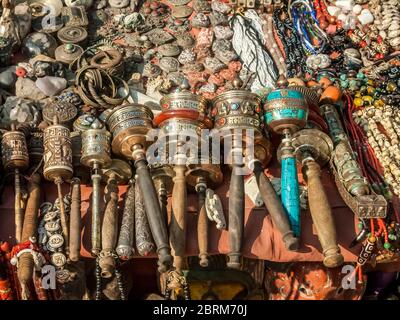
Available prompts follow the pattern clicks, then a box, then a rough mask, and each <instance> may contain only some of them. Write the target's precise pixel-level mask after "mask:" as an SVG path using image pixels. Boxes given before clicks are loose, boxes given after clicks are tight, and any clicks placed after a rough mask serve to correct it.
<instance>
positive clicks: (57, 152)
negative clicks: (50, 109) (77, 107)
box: [43, 116, 73, 253]
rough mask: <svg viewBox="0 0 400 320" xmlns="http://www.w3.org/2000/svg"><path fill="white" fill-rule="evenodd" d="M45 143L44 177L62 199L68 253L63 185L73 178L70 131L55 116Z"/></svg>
mask: <svg viewBox="0 0 400 320" xmlns="http://www.w3.org/2000/svg"><path fill="white" fill-rule="evenodd" d="M43 141H44V166H43V175H44V177H45V179H46V180H49V181H53V182H54V183H55V184H56V185H57V190H58V198H59V199H60V211H61V226H62V229H63V236H64V241H65V244H66V248H65V249H66V251H67V253H68V243H69V239H68V222H67V216H66V213H65V205H64V201H62V199H63V195H62V191H61V184H62V183H63V181H67V180H70V179H71V178H72V176H73V166H72V149H71V145H72V143H71V137H70V131H69V129H68V128H66V127H65V126H63V125H60V124H58V118H57V116H55V117H54V124H53V125H51V126H49V127H47V128H46V129H45V130H44V134H43Z"/></svg>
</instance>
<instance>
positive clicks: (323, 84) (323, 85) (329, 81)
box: [319, 77, 332, 89]
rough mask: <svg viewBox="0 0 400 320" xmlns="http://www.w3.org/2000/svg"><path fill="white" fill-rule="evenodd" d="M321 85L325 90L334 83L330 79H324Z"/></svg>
mask: <svg viewBox="0 0 400 320" xmlns="http://www.w3.org/2000/svg"><path fill="white" fill-rule="evenodd" d="M319 84H320V85H322V87H323V88H324V89H325V88H327V87H329V86H330V85H331V84H332V81H331V80H330V79H329V78H328V77H322V78H321V79H320V80H319Z"/></svg>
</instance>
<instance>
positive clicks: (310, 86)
mask: <svg viewBox="0 0 400 320" xmlns="http://www.w3.org/2000/svg"><path fill="white" fill-rule="evenodd" d="M317 85H318V82H317V81H314V80H310V81H308V82H307V87H309V88H312V87H315V86H317Z"/></svg>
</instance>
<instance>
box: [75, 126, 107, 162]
mask: <svg viewBox="0 0 400 320" xmlns="http://www.w3.org/2000/svg"><path fill="white" fill-rule="evenodd" d="M110 140H111V134H110V133H109V132H108V131H106V130H104V129H88V130H86V131H84V132H82V156H81V163H82V164H84V165H85V166H87V167H91V168H93V167H94V164H95V163H96V164H97V165H98V166H100V167H106V166H109V165H110V163H111V157H110Z"/></svg>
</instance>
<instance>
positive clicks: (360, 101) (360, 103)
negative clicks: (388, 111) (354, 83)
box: [354, 98, 364, 107]
mask: <svg viewBox="0 0 400 320" xmlns="http://www.w3.org/2000/svg"><path fill="white" fill-rule="evenodd" d="M363 104H364V101H363V99H361V98H355V99H354V105H355V106H356V107H362V106H363Z"/></svg>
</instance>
